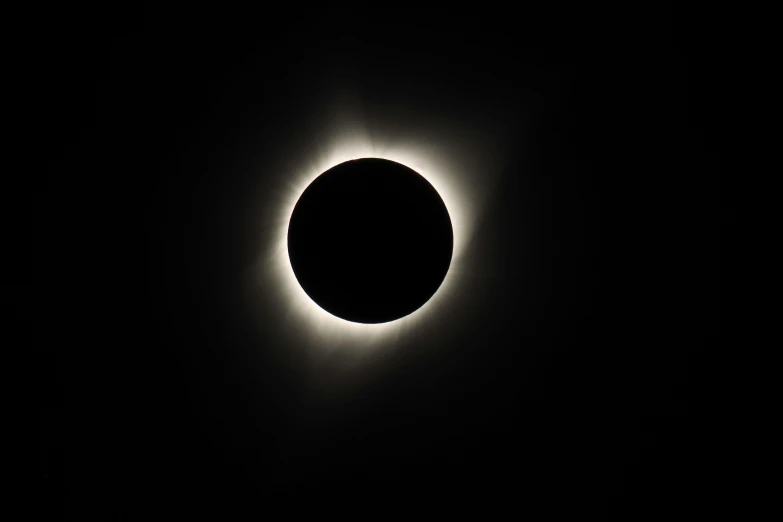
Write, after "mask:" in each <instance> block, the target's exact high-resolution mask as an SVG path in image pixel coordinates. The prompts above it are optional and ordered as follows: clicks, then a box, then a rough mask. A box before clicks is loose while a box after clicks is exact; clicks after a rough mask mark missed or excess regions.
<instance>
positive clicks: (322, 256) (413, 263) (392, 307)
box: [288, 158, 454, 324]
mask: <svg viewBox="0 0 783 522" xmlns="http://www.w3.org/2000/svg"><path fill="white" fill-rule="evenodd" d="M453 245H454V235H453V230H452V226H451V219H450V218H449V213H448V211H447V210H446V205H445V204H444V202H443V200H442V199H441V197H440V195H439V194H438V193H437V191H436V190H435V188H434V187H433V186H432V185H430V183H429V182H428V181H427V180H426V179H424V178H423V177H422V176H421V175H420V174H418V173H417V172H415V171H414V170H412V169H410V168H408V167H406V166H405V165H402V164H400V163H396V162H394V161H389V160H385V159H378V158H364V159H358V160H352V161H346V162H344V163H341V164H339V165H337V166H335V167H332V168H331V169H329V170H327V171H326V172H324V173H323V174H321V175H320V176H319V177H317V178H316V179H315V180H314V181H313V182H312V183H311V184H310V185H309V186H308V187H307V189H305V191H304V192H303V193H302V195H301V196H300V198H299V200H298V201H297V203H296V206H295V207H294V210H293V213H292V214H291V219H290V222H289V225H288V256H289V259H290V262H291V268H292V269H293V271H294V275H295V276H296V279H297V281H298V282H299V284H300V285H301V286H302V289H303V290H304V291H305V293H307V295H308V296H309V297H310V298H311V299H312V300H313V301H314V302H315V303H316V304H318V305H319V306H320V307H321V308H323V309H324V310H326V311H327V312H329V313H330V314H332V315H335V316H337V317H340V318H342V319H345V320H347V321H351V322H356V323H367V324H373V323H386V322H389V321H394V320H396V319H400V318H402V317H405V316H407V315H409V314H411V313H412V312H414V311H416V310H417V309H419V308H420V307H421V306H422V305H423V304H424V303H426V302H427V301H428V300H429V299H430V298H431V297H432V296H433V295H434V294H435V292H436V291H437V290H438V288H439V287H440V285H441V283H442V282H443V280H444V278H445V277H446V273H447V272H448V269H449V265H450V263H451V255H452V250H453Z"/></svg>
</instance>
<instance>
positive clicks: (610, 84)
mask: <svg viewBox="0 0 783 522" xmlns="http://www.w3.org/2000/svg"><path fill="white" fill-rule="evenodd" d="M640 11H641V10H640ZM88 14H90V13H88V11H87V10H85V11H84V12H82V13H79V12H71V11H68V12H63V13H59V14H56V15H52V16H51V19H49V20H48V21H47V23H42V24H41V25H40V27H38V28H37V29H36V31H35V34H36V35H38V36H37V37H35V38H32V39H31V43H30V46H31V47H32V48H33V49H32V50H33V51H34V52H36V53H37V54H36V56H40V59H38V60H37V61H36V63H37V64H38V65H39V67H38V68H37V69H36V71H35V78H36V79H40V81H37V82H36V87H35V89H34V90H33V92H32V94H33V96H35V97H36V100H37V103H36V104H35V107H36V109H35V110H36V111H39V112H40V114H37V117H38V121H40V122H41V125H42V128H44V129H45V132H44V136H43V141H42V142H43V144H44V145H43V146H42V147H41V150H42V153H41V157H40V161H41V163H42V164H43V165H44V169H45V176H42V177H41V180H40V183H39V188H38V190H37V192H36V194H35V197H34V200H33V213H32V215H33V264H32V270H33V282H34V293H35V295H36V296H38V299H39V301H37V305H36V312H35V317H36V320H35V321H34V323H33V344H34V346H35V347H36V349H37V350H38V351H37V353H38V354H39V356H40V357H41V361H42V362H41V368H42V373H41V378H42V381H43V383H44V386H42V387H41V389H42V393H41V405H42V407H41V415H40V419H41V428H40V437H41V443H40V470H41V471H40V473H41V491H42V492H43V493H42V496H41V498H40V501H39V506H40V507H41V509H42V510H44V511H45V512H46V513H48V514H49V515H52V516H53V515H54V514H57V513H65V514H66V515H67V516H66V518H75V519H80V520H83V519H85V518H90V519H92V518H95V519H100V520H115V519H116V520H125V519H128V520H130V519H133V520H136V519H141V518H144V519H149V518H153V519H156V518H158V517H160V518H163V517H165V518H167V519H171V518H180V517H182V518H184V517H186V516H187V517H194V516H195V517H199V516H203V517H205V518H206V517H209V518H217V517H219V516H221V517H225V518H226V519H228V520H231V519H234V518H238V517H239V516H243V515H252V516H260V515H264V514H268V513H276V512H277V510H279V509H283V510H286V511H285V512H286V513H288V512H290V513H303V514H304V513H306V514H313V515H322V514H327V513H335V514H338V515H341V514H342V515H346V514H349V513H362V514H366V515H367V516H373V515H376V514H386V513H388V512H401V513H415V512H417V509H427V510H436V511H442V512H445V513H448V514H451V513H462V512H466V511H471V510H476V512H477V513H484V515H485V516H489V515H488V513H490V512H495V511H497V512H509V511H510V512H511V513H518V514H526V515H531V516H535V515H538V514H540V513H559V512H567V513H570V514H588V513H593V514H598V515H599V516H610V515H614V516H618V517H622V518H624V519H636V518H638V516H637V515H638V513H640V512H641V513H644V514H652V515H656V514H658V515H661V514H666V513H670V512H671V510H672V509H677V510H680V509H682V510H685V512H689V513H694V514H695V513H699V512H700V511H701V510H703V509H704V505H705V504H704V503H705V502H706V501H707V499H709V498H710V495H712V491H713V487H714V486H715V485H716V483H717V482H718V481H719V480H720V462H718V461H716V460H714V455H713V452H714V451H715V449H716V445H717V443H716V442H714V441H713V437H714V435H713V434H714V430H715V427H714V426H715V422H716V421H715V417H714V407H713V406H712V405H711V401H710V393H709V389H710V386H712V385H713V384H714V382H715V379H717V378H716V377H715V376H714V375H713V364H714V363H713V357H712V355H711V354H712V353H714V352H715V351H716V350H717V347H718V344H719V342H720V330H719V311H720V291H719V285H718V279H719V273H720V251H719V229H718V227H719V224H720V220H719V218H718V210H719V204H720V200H719V197H720V185H721V174H720V170H719V166H720V160H719V157H718V156H717V155H716V154H715V152H714V151H713V150H712V147H711V141H710V140H711V136H710V129H711V128H713V127H714V125H715V122H716V121H717V116H714V115H711V114H710V111H709V108H710V106H711V104H712V102H713V101H714V100H713V99H712V98H711V96H712V95H711V94H710V88H709V83H708V82H707V81H706V77H707V74H706V73H707V70H708V68H709V64H710V61H711V58H710V54H709V48H710V46H709V42H708V41H705V38H707V37H706V36H704V35H705V34H706V33H701V32H699V31H698V29H699V28H698V24H697V23H696V22H697V20H698V18H697V17H687V16H685V14H683V13H678V12H676V11H675V10H665V9H664V10H661V11H659V12H625V13H617V12H615V11H613V10H608V11H606V12H582V13H571V14H570V15H569V16H567V17H566V16H565V15H564V14H563V13H557V16H553V13H547V14H544V13H540V12H533V11H528V12H519V13H511V12H506V13H502V12H494V13H488V14H479V13H476V12H474V11H472V10H469V9H466V10H465V11H464V12H450V13H448V14H444V13H443V12H440V11H439V12H432V13H427V12H422V11H415V12H408V11H406V10H404V9H400V10H397V11H395V9H394V8H392V7H391V6H387V7H386V8H385V9H383V10H382V13H372V12H370V11H364V10H358V11H347V10H343V11H341V10H338V9H336V8H331V9H327V10H322V11H309V10H305V9H304V8H302V9H295V10H293V12H289V13H287V14H282V13H279V14H274V15H273V14H272V11H270V12H263V11H259V12H257V13H255V12H253V13H250V12H246V13H228V12H215V11H213V10H202V11H198V10H196V11H193V10H192V9H191V10H187V11H182V12H180V11H175V10H171V11H168V12H166V11H158V10H147V11H143V12H139V13H136V14H133V15H130V14H126V13H120V12H106V13H103V14H100V15H99V16H98V18H97V22H91V21H89V19H88V17H87V15H88ZM93 20H94V18H93ZM335 91H339V92H348V93H350V95H349V98H350V99H351V100H352V103H354V104H355V105H357V106H361V107H362V108H363V110H364V111H365V113H366V114H367V115H368V117H369V118H372V119H373V121H374V122H375V123H374V125H375V127H376V128H377V129H379V131H380V132H382V133H388V134H394V133H395V132H400V130H399V129H400V128H402V129H404V131H405V132H406V133H408V135H406V136H405V139H407V140H413V141H416V140H422V141H427V140H430V139H432V138H433V136H436V137H437V136H440V135H441V134H443V133H448V132H450V131H451V129H469V130H470V132H473V133H475V135H476V136H480V138H481V140H483V141H482V142H483V143H496V144H498V145H497V151H498V153H497V157H494V158H493V159H492V162H493V163H492V165H493V166H492V172H494V174H493V175H492V176H491V178H492V187H491V190H490V189H488V190H487V191H486V192H485V193H483V194H481V196H482V198H483V202H482V205H481V212H480V215H478V216H476V220H475V223H474V224H473V226H474V227H475V233H474V235H473V238H472V241H471V242H470V245H469V250H470V252H471V256H472V257H471V258H470V259H471V261H470V265H469V269H470V273H471V274H472V275H471V277H470V278H469V279H468V280H467V282H466V283H465V287H464V288H462V289H461V291H460V292H459V294H458V296H459V300H460V301H459V303H458V308H459V310H460V312H459V318H460V320H459V321H457V320H451V321H449V320H445V321H442V322H440V323H437V324H434V325H427V324H424V325H422V326H421V332H419V334H417V335H416V336H415V338H414V341H413V342H412V343H411V345H409V346H405V347H404V349H400V350H397V351H394V350H392V351H391V352H389V353H387V354H386V355H384V357H383V358H379V359H378V360H375V361H374V362H373V363H372V364H367V365H366V366H363V365H362V364H361V363H360V364H357V365H356V366H354V367H350V368H346V367H342V366H340V362H339V360H338V361H337V362H334V363H333V366H330V364H332V363H330V362H329V361H330V360H329V359H328V357H327V358H326V359H325V362H323V361H322V363H321V366H317V365H316V366H312V365H310V366H307V365H306V364H305V362H303V358H304V356H303V355H301V354H304V353H314V352H317V350H318V346H317V342H316V343H313V341H309V344H308V346H304V341H302V340H301V339H302V338H300V337H296V336H293V335H288V334H287V332H290V330H287V329H285V328H278V327H277V325H276V320H275V319H274V318H276V317H277V315H275V309H277V308H280V307H281V306H283V304H282V303H278V302H276V299H279V296H277V297H276V296H275V294H273V293H272V292H270V293H269V295H266V294H264V292H263V290H262V291H261V293H260V294H259V295H261V298H260V305H259V306H258V307H256V308H252V307H248V306H246V303H245V301H243V297H242V296H241V295H240V294H241V291H240V290H238V288H239V286H240V285H241V277H240V274H242V273H245V272H246V271H247V269H248V267H250V266H251V265H252V264H253V263H254V262H256V260H257V258H258V251H259V249H262V248H263V244H262V243H263V242H264V241H265V240H267V238H266V237H265V236H263V235H258V236H254V235H253V234H254V233H255V231H256V229H255V228H254V227H255V226H256V224H255V223H253V222H252V220H253V217H252V216H257V215H258V213H257V212H256V210H257V209H255V206H261V207H263V205H266V204H267V203H268V200H267V199H264V196H263V195H262V196H258V194H257V193H256V192H253V189H254V188H257V187H258V186H261V187H266V188H268V189H269V190H275V189H276V185H278V184H279V183H280V180H281V177H280V175H279V174H275V173H274V172H270V170H274V167H272V166H270V167H268V168H267V169H266V170H265V169H264V168H263V165H264V164H265V163H264V162H265V161H267V158H270V159H269V161H268V165H278V164H279V161H280V157H281V156H282V157H284V158H286V161H288V162H294V163H295V162H296V161H297V159H298V158H299V157H300V153H299V152H298V151H301V146H302V145H301V141H300V140H302V139H303V138H301V136H303V135H305V134H306V135H307V136H315V137H316V138H314V139H316V140H317V139H321V138H322V133H325V132H329V130H328V128H326V127H324V128H323V129H322V128H321V127H319V126H318V123H317V122H322V121H327V120H329V118H332V117H336V118H339V117H340V115H339V114H338V115H333V114H330V113H329V111H330V110H331V109H330V105H329V100H331V99H332V98H331V96H332V95H333V93H334V92H335ZM411 114H413V115H415V119H414V120H411V119H410V118H409V117H408V116H403V115H411ZM314 115H315V116H314ZM405 118H408V119H405ZM403 121H404V122H408V123H405V124H402V125H397V126H395V125H396V124H399V123H400V122H403ZM410 121H416V122H419V123H417V125H419V127H416V126H415V125H410V124H409V122H410ZM412 128H413V129H416V128H420V129H421V130H420V134H417V133H416V132H415V131H411V129H412ZM410 134H413V135H410ZM307 139H310V138H307ZM305 141H306V139H305ZM469 145H470V144H469V143H465V148H464V149H463V150H462V151H461V152H460V151H455V154H462V156H460V159H461V160H462V159H465V156H466V155H467V154H468V152H465V150H472V149H471V148H470V146H469ZM250 157H252V158H254V159H253V160H252V162H255V163H252V165H261V167H260V168H256V169H252V168H249V167H248V165H251V160H250V159H248V158H250ZM271 158H275V159H271ZM467 160H471V158H467ZM476 161H478V160H476ZM479 171H480V169H478V170H477V172H479ZM487 172H489V167H488V171H487ZM487 177H488V179H489V177H490V176H489V174H487ZM257 178H258V179H257ZM477 183H478V185H477V186H483V185H482V183H483V182H477ZM486 185H487V187H489V182H487V184H486ZM265 211H267V209H266V208H261V213H262V214H263V212H265ZM268 211H269V212H273V211H274V208H273V207H270V209H269V210H268ZM254 237H255V239H253V238H254ZM259 238H260V239H259ZM293 328H296V325H294V326H293ZM336 357H338V359H339V355H338V356H336ZM305 366H307V369H305ZM313 368H315V373H314V370H313ZM313 397H315V399H314V398H313Z"/></svg>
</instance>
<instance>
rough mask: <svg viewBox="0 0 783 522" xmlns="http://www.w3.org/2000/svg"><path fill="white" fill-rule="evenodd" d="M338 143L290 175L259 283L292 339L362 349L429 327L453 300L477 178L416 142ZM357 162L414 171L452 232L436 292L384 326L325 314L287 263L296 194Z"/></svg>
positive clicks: (461, 165)
mask: <svg viewBox="0 0 783 522" xmlns="http://www.w3.org/2000/svg"><path fill="white" fill-rule="evenodd" d="M338 141H341V143H338V144H337V145H336V146H333V147H329V148H328V151H322V152H326V154H317V153H315V154H312V155H311V158H312V157H313V156H315V161H312V163H311V164H310V165H309V167H305V168H302V169H301V170H300V169H298V168H294V171H293V173H291V174H289V176H288V183H287V184H286V187H285V188H284V189H283V190H282V192H281V194H280V200H279V203H278V205H279V207H278V208H279V211H276V212H274V213H275V214H276V216H280V217H278V218H276V219H275V224H273V227H274V230H273V236H274V237H273V238H272V239H271V244H270V245H268V249H267V251H266V252H265V253H264V254H265V255H264V256H263V258H264V259H263V260H262V264H263V265H264V266H263V267H262V269H261V270H262V272H264V273H265V275H266V277H265V278H264V279H263V281H258V283H259V292H263V293H264V295H265V296H266V297H265V298H268V297H270V296H271V298H273V299H276V300H277V301H278V302H279V303H280V304H281V306H282V307H283V308H284V310H283V320H284V321H285V322H286V323H288V324H289V326H290V327H291V328H293V329H294V330H295V331H296V332H297V335H299V336H302V335H304V336H310V339H311V341H312V342H314V343H317V344H318V345H320V346H321V347H324V346H330V345H331V346H336V345H341V346H343V347H345V346H349V347H350V346H353V347H363V348H364V347H367V346H370V345H376V344H378V343H393V342H394V341H396V340H402V339H404V338H406V337H407V336H409V335H413V334H414V333H415V332H416V331H417V330H419V329H423V328H426V327H427V326H429V324H430V323H431V322H432V321H433V320H434V319H436V316H437V315H438V314H439V312H442V311H443V310H444V309H445V308H446V305H447V304H448V303H449V302H450V301H452V300H453V297H454V294H455V290H456V287H457V284H456V283H457V282H458V280H459V278H460V277H461V272H462V269H461V261H462V260H463V259H464V256H465V253H466V248H467V246H468V243H469V240H470V236H471V234H472V231H473V225H474V223H475V216H476V213H477V208H476V198H475V197H472V198H471V197H468V190H467V189H466V188H465V184H466V182H467V181H468V180H470V179H476V177H475V175H474V173H473V172H469V170H470V168H469V167H465V166H464V164H465V162H460V159H461V156H460V150H459V148H458V147H454V149H452V150H454V151H455V152H454V154H453V155H451V154H450V155H448V156H447V155H445V154H444V148H445V147H433V146H431V145H430V146H427V145H422V144H421V142H420V141H419V142H414V143H408V144H400V145H399V146H395V145H389V144H385V145H386V146H384V147H378V146H377V145H376V146H373V144H372V143H371V140H370V139H369V138H368V139H357V136H356V135H353V136H351V137H350V138H349V139H344V140H339V139H338ZM455 145H457V144H455ZM463 155H464V151H463ZM360 158H380V159H386V160H391V161H395V162H397V163H401V164H403V165H406V166H407V167H409V168H411V169H413V170H414V171H416V172H418V173H419V174H420V175H421V176H422V177H424V178H425V179H426V180H427V181H428V182H429V183H430V184H431V185H432V186H433V187H434V188H435V190H436V191H437V192H438V194H439V195H440V196H441V198H442V199H443V202H444V204H445V205H446V209H447V210H448V213H449V216H450V217H451V221H452V227H453V234H454V248H453V253H452V261H451V265H450V267H449V271H448V273H447V274H446V277H445V279H444V280H443V283H442V284H441V286H440V288H439V289H438V290H437V291H436V292H435V294H434V295H433V296H432V297H431V298H430V299H429V300H428V301H427V302H426V303H425V304H424V305H422V306H421V307H420V308H419V309H417V310H416V311H414V312H413V313H411V314H409V315H407V316H405V317H402V318H400V319H398V320H395V321H390V322H387V323H379V324H363V323H354V322H350V321H346V320H344V319H341V318H339V317H336V316H334V315H332V314H330V313H329V312H327V311H326V310H324V309H323V308H321V307H320V306H318V305H317V304H316V303H315V302H314V301H313V300H312V299H311V298H310V297H309V296H308V295H307V294H306V293H305V291H304V290H303V289H302V287H301V286H300V284H299V281H298V280H297V279H296V276H295V275H294V271H293V268H292V267H291V263H290V260H289V258H288V245H287V236H288V224H289V221H290V219H291V215H292V213H293V210H294V207H295V205H296V203H297V201H298V200H299V197H300V196H301V194H302V193H303V192H304V191H305V189H306V188H307V187H308V186H309V185H310V184H311V183H312V182H313V181H314V180H315V179H316V178H317V177H318V176H320V175H321V174H323V173H324V172H326V171H327V170H329V169H330V168H332V167H334V166H335V165H338V164H340V163H343V162H345V161H349V160H356V159H360ZM267 197H268V195H267ZM262 285H263V286H262Z"/></svg>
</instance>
